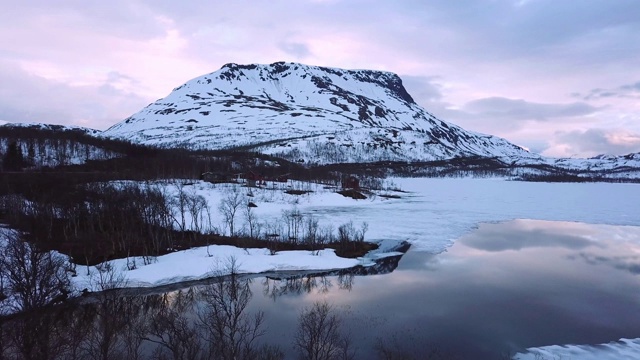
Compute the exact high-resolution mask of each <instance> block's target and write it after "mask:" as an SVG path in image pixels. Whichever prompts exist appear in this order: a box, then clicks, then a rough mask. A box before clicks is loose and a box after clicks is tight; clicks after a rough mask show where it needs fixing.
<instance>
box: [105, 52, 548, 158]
mask: <svg viewBox="0 0 640 360" xmlns="http://www.w3.org/2000/svg"><path fill="white" fill-rule="evenodd" d="M104 135H105V136H110V137H117V138H122V139H127V140H130V141H132V142H138V143H142V144H148V145H157V146H162V147H185V148H191V149H224V148H237V147H246V148H250V149H259V150H260V151H262V152H265V153H271V154H279V155H280V156H283V157H285V158H289V159H292V160H293V159H295V160H304V161H312V162H315V163H321V164H322V163H336V162H372V161H381V160H401V161H431V160H443V159H451V158H454V157H468V156H481V157H498V158H508V159H515V158H518V159H522V158H525V159H530V160H531V161H535V160H538V161H539V160H540V159H541V157H540V156H539V155H536V154H532V153H529V152H528V151H526V150H524V149H522V148H520V147H518V146H516V145H514V144H511V143H509V142H508V141H506V140H504V139H502V138H498V137H495V136H491V135H482V134H477V133H473V132H469V131H465V130H464V129H462V128H460V127H458V126H456V125H453V124H450V123H447V122H444V121H442V120H440V119H438V118H436V117H435V116H434V115H432V114H430V113H429V112H427V111H426V110H425V109H423V108H422V107H420V106H419V105H418V104H416V103H415V102H414V101H413V98H411V95H409V94H408V93H407V91H406V90H405V88H404V86H403V85H402V80H401V79H400V77H398V75H396V74H393V73H389V72H382V71H371V70H344V69H336V68H326V67H318V66H308V65H303V64H297V63H283V62H279V63H273V64H270V65H237V64H227V65H225V66H223V67H222V68H221V69H220V70H218V71H216V72H213V73H211V74H208V75H204V76H201V77H198V78H195V79H193V80H190V81H188V82H187V83H185V84H184V85H182V86H180V87H178V88H176V89H174V90H173V92H172V93H171V94H169V95H168V96H167V97H165V98H163V99H160V100H158V101H156V102H155V103H152V104H150V105H148V106H147V107H145V108H144V109H142V110H141V111H140V112H138V113H136V114H134V115H132V116H131V117H129V118H127V119H126V120H124V121H123V122H120V123H118V124H116V125H114V126H112V127H111V128H109V129H108V130H106V131H105V132H104ZM324 146H326V147H328V148H327V149H323V147H324ZM325 150H328V151H330V153H331V155H330V156H321V157H318V156H317V154H318V153H322V152H323V151H325Z"/></svg>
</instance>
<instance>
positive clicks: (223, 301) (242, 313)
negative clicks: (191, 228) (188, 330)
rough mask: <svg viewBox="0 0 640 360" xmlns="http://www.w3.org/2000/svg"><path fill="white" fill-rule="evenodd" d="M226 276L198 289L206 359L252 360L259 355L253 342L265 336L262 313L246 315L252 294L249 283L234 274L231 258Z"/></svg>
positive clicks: (199, 317) (235, 272) (199, 315)
mask: <svg viewBox="0 0 640 360" xmlns="http://www.w3.org/2000/svg"><path fill="white" fill-rule="evenodd" d="M226 272H228V273H229V275H228V276H226V277H216V278H214V279H212V280H211V281H210V282H209V284H207V285H205V286H204V287H202V288H201V289H200V293H199V298H200V300H201V301H202V302H203V306H202V308H201V309H200V310H199V311H198V312H197V317H198V322H199V325H200V327H201V330H202V336H203V337H204V339H205V342H206V343H207V345H208V350H209V356H210V357H212V358H216V359H254V358H257V356H258V351H257V350H256V346H255V342H256V340H257V339H258V338H259V337H261V336H262V335H264V330H263V326H262V325H263V322H264V313H263V312H262V311H260V312H258V313H256V314H254V315H253V316H251V315H249V314H248V313H247V312H246V309H247V306H248V305H249V301H250V300H251V297H252V296H253V294H252V293H251V288H250V286H249V285H250V282H251V281H250V280H249V279H247V278H242V277H241V276H240V275H239V274H238V273H237V264H236V263H235V260H234V259H230V261H229V264H227V271H226Z"/></svg>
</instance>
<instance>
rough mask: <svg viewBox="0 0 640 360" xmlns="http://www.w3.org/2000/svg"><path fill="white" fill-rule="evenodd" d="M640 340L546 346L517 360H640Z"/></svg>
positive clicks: (517, 356)
mask: <svg viewBox="0 0 640 360" xmlns="http://www.w3.org/2000/svg"><path fill="white" fill-rule="evenodd" d="M639 358H640V339H620V340H619V341H617V342H610V343H608V344H600V345H595V346H593V345H565V346H558V345H553V346H545V347H539V348H530V349H527V352H526V353H518V354H516V355H515V356H514V357H513V359H516V360H546V359H549V360H551V359H580V360H620V359H639Z"/></svg>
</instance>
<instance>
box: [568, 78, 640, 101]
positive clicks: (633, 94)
mask: <svg viewBox="0 0 640 360" xmlns="http://www.w3.org/2000/svg"><path fill="white" fill-rule="evenodd" d="M572 96H574V97H580V98H583V99H584V100H592V99H599V98H613V97H615V98H640V81H638V82H636V83H632V84H625V85H622V86H618V87H617V88H612V89H603V88H595V89H592V90H591V91H589V92H588V93H586V94H581V93H574V94H572Z"/></svg>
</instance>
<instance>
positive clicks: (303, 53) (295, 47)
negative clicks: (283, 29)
mask: <svg viewBox="0 0 640 360" xmlns="http://www.w3.org/2000/svg"><path fill="white" fill-rule="evenodd" d="M280 49H282V50H283V51H284V52H286V53H288V54H290V55H293V56H295V57H296V58H298V59H304V58H306V57H308V56H309V55H311V51H309V47H308V46H307V45H305V44H302V43H297V42H284V43H281V44H280Z"/></svg>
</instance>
